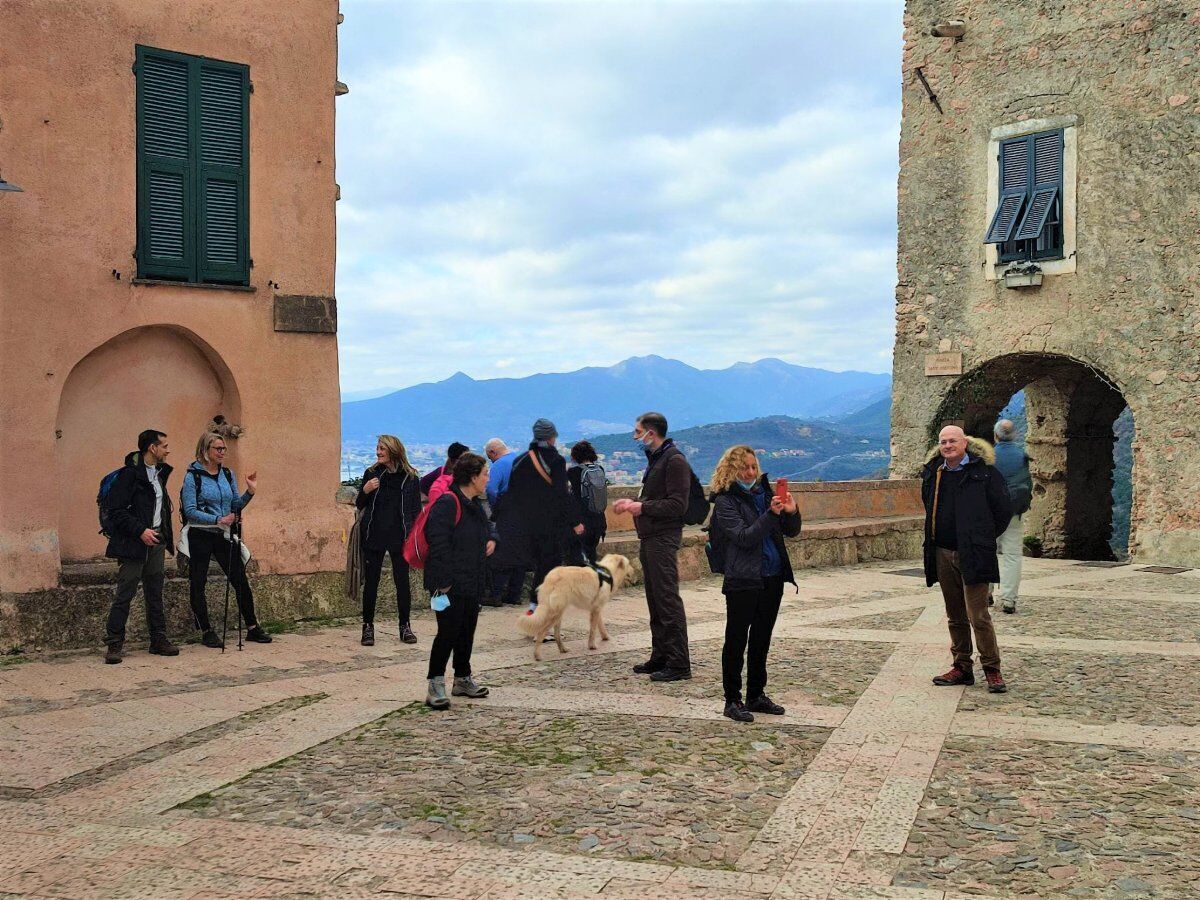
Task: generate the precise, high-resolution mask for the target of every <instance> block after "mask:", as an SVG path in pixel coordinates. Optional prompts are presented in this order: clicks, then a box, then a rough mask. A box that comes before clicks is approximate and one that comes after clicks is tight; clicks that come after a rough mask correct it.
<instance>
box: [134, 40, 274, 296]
mask: <svg viewBox="0 0 1200 900" xmlns="http://www.w3.org/2000/svg"><path fill="white" fill-rule="evenodd" d="M147 58H157V59H163V60H168V61H170V62H175V63H183V64H185V65H186V66H187V95H188V118H187V121H188V126H187V128H188V158H187V160H186V162H184V161H178V162H174V161H173V162H171V163H170V164H164V163H163V162H162V161H161V160H158V161H151V160H149V159H148V156H150V154H148V153H147V152H146V149H145V127H146V109H145V100H146V98H145V92H144V90H143V87H142V84H143V81H142V78H143V75H142V72H143V68H144V65H145V61H146V60H147ZM204 69H221V70H225V71H231V72H236V73H237V74H238V75H239V76H240V78H241V81H242V122H241V154H242V164H241V165H240V166H215V165H213V164H211V163H205V162H204V161H203V159H202V155H201V153H202V148H201V120H200V91H201V80H202V77H203V76H202V72H203V70H204ZM133 71H134V74H135V79H134V94H135V106H134V126H135V144H134V157H135V161H136V167H137V199H136V207H135V209H136V212H135V218H136V251H135V258H136V261H137V278H136V280H138V281H155V282H160V283H162V282H170V283H175V284H181V285H204V286H208V287H218V288H219V287H243V288H245V287H249V286H250V269H251V268H252V267H253V261H252V260H251V258H250V94H251V86H250V67H249V65H247V64H245V63H236V62H230V61H228V60H221V59H213V58H212V57H208V56H199V55H196V54H190V53H181V52H179V51H176V50H164V49H162V48H159V47H151V46H148V45H145V44H136V45H135V61H134V67H133ZM160 168H170V169H176V170H181V171H182V174H183V175H184V221H183V243H184V262H182V263H179V264H175V265H171V264H166V263H163V262H155V261H153V260H151V259H150V258H149V250H150V231H149V228H150V221H149V219H150V217H149V179H150V175H151V173H152V172H153V171H156V170H158V169H160ZM212 175H217V176H220V177H222V178H224V179H226V180H232V181H234V182H236V183H237V184H238V186H239V188H240V192H239V200H238V208H237V212H236V216H237V227H238V232H239V234H238V262H237V263H236V264H228V263H226V264H219V263H217V264H214V263H212V262H206V258H205V255H204V250H205V247H206V242H207V238H208V234H207V222H206V214H207V207H206V205H205V202H204V192H203V186H204V182H205V180H206V179H207V178H209V177H210V176H212Z"/></svg>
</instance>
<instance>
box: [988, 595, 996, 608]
mask: <svg viewBox="0 0 1200 900" xmlns="http://www.w3.org/2000/svg"><path fill="white" fill-rule="evenodd" d="M995 605H996V598H995V597H993V596H992V595H991V593H990V592H989V593H988V606H995Z"/></svg>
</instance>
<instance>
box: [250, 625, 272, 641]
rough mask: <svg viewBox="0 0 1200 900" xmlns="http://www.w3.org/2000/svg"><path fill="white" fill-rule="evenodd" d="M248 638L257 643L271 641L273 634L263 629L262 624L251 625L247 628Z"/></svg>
mask: <svg viewBox="0 0 1200 900" xmlns="http://www.w3.org/2000/svg"><path fill="white" fill-rule="evenodd" d="M246 640H248V641H253V642H254V643H256V644H269V643H271V636H270V635H269V634H267V633H266V632H265V631H263V630H262V626H261V625H251V626H250V627H249V628H248V629H247V630H246Z"/></svg>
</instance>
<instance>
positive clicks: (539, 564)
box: [529, 534, 563, 604]
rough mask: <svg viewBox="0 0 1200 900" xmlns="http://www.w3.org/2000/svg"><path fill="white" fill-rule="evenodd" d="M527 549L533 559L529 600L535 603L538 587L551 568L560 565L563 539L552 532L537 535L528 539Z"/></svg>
mask: <svg viewBox="0 0 1200 900" xmlns="http://www.w3.org/2000/svg"><path fill="white" fill-rule="evenodd" d="M529 549H530V556H531V557H532V559H533V587H531V588H530V593H529V602H530V603H534V604H536V603H537V590H538V588H539V587H541V586H542V582H543V581H545V580H546V576H547V575H549V574H550V570H551V569H555V568H557V567H558V566H561V565H562V561H563V541H562V538H561V537H559V536H557V535H553V534H545V535H537V536H535V537H533V538H532V539H531V540H530V544H529Z"/></svg>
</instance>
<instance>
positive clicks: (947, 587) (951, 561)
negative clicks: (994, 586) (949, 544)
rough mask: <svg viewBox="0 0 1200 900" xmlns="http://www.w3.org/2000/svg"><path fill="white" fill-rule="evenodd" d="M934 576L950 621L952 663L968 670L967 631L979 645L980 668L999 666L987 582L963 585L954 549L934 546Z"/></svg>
mask: <svg viewBox="0 0 1200 900" xmlns="http://www.w3.org/2000/svg"><path fill="white" fill-rule="evenodd" d="M937 577H938V584H939V585H941V587H942V599H943V600H944V601H945V603H946V620H947V621H948V622H949V623H950V652H951V653H952V654H953V655H954V664H955V665H956V666H958V667H959V668H960V669H962V670H963V671H964V672H970V671H971V631H972V630H974V632H975V643H976V645H978V647H979V661H980V662H981V663H982V664H983V668H984V670H985V671H986V670H988V669H995V670H997V671H999V669H1000V646H999V645H998V644H997V643H996V629H995V628H994V627H993V626H992V614H991V612H990V611H989V610H988V588H989V587H990V586H989V585H987V584H964V583H963V576H962V570H961V569H960V568H959V567H958V552H957V551H956V550H943V549H942V548H941V547H938V548H937Z"/></svg>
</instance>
